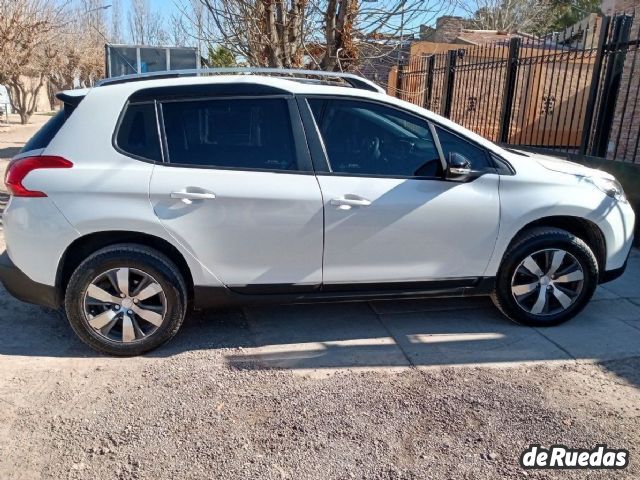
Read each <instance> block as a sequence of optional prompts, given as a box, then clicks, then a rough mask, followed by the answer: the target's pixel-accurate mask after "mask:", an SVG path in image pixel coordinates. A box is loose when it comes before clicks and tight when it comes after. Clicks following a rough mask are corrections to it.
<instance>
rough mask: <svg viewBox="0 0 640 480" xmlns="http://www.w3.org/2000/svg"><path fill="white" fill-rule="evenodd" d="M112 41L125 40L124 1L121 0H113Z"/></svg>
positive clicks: (120, 41)
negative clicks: (123, 28)
mask: <svg viewBox="0 0 640 480" xmlns="http://www.w3.org/2000/svg"><path fill="white" fill-rule="evenodd" d="M109 36H110V38H109V40H110V43H122V42H124V38H123V34H122V3H121V2H120V0H111V34H110V35H109Z"/></svg>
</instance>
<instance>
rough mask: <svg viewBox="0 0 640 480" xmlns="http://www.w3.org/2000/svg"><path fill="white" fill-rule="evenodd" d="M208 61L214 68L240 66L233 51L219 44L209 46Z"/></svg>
mask: <svg viewBox="0 0 640 480" xmlns="http://www.w3.org/2000/svg"><path fill="white" fill-rule="evenodd" d="M208 61H209V65H211V67H213V68H216V67H217V68H220V67H236V66H238V62H237V61H236V57H235V55H234V54H233V52H231V50H229V49H228V48H225V47H223V46H222V45H219V46H217V47H216V48H213V47H209V58H208Z"/></svg>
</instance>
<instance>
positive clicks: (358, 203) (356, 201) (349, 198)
mask: <svg viewBox="0 0 640 480" xmlns="http://www.w3.org/2000/svg"><path fill="white" fill-rule="evenodd" d="M330 203H331V205H333V206H334V207H338V208H340V209H342V210H349V209H350V208H351V207H368V206H369V205H371V200H367V199H366V198H362V197H359V196H358V195H345V196H344V197H340V198H332V199H331V202H330Z"/></svg>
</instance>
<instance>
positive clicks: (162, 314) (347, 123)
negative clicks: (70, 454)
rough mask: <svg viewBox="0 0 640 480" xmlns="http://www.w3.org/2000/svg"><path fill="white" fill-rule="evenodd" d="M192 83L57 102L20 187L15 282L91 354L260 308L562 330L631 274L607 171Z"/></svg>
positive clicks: (333, 83)
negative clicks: (205, 314)
mask: <svg viewBox="0 0 640 480" xmlns="http://www.w3.org/2000/svg"><path fill="white" fill-rule="evenodd" d="M187 73H189V72H187ZM187 73H185V72H181V73H173V74H169V73H167V74H164V75H162V76H159V77H157V78H156V77H153V76H150V77H144V76H142V77H140V76H139V77H135V78H121V79H117V80H107V81H103V83H102V84H101V85H99V86H97V87H95V88H93V89H91V90H88V91H87V90H81V91H68V92H63V93H61V94H59V95H58V98H59V99H60V100H61V101H62V102H63V103H64V109H63V110H62V111H61V112H60V113H59V114H58V115H56V116H55V117H54V118H52V119H51V121H50V122H49V123H48V124H47V125H46V126H45V127H43V128H42V130H41V131H40V132H38V133H37V134H36V135H35V136H34V137H33V138H32V139H31V140H30V141H29V142H28V144H27V145H26V146H25V147H24V149H23V151H22V153H20V154H19V155H18V156H17V157H16V158H15V159H14V160H13V162H12V163H11V165H10V167H9V169H8V172H7V175H6V184H7V187H8V189H9V191H10V192H11V199H10V201H9V204H8V206H7V208H6V211H5V213H4V229H5V236H6V244H7V252H6V253H5V254H4V257H3V260H2V262H1V265H2V266H1V267H0V273H1V277H2V280H3V283H4V284H5V286H6V288H7V290H9V292H11V293H12V294H13V295H15V296H16V297H18V298H20V299H23V300H25V301H29V302H33V303H37V304H41V305H46V306H49V307H53V308H59V307H61V306H64V309H65V310H66V314H67V317H68V319H69V322H70V323H71V326H72V327H73V329H74V330H75V332H76V333H77V334H78V336H79V337H80V338H81V339H82V340H84V341H85V342H86V343H88V344H89V345H90V346H92V347H93V348H95V349H97V350H100V351H102V352H107V353H110V354H115V355H132V354H140V353H142V352H145V351H147V350H150V349H152V348H154V347H157V346H158V345H160V344H162V343H163V342H165V341H167V340H168V339H170V338H171V337H172V336H173V335H175V333H176V332H177V331H178V329H179V328H180V325H181V324H182V321H183V319H184V316H185V313H186V312H187V311H188V309H189V308H205V307H218V306H223V305H230V304H236V305H238V304H248V303H257V302H278V303H283V302H308V301H323V302H327V301H341V300H353V299H362V300H368V299H372V298H416V297H429V296H459V297H464V296H468V295H491V296H492V298H493V299H494V302H495V303H496V305H497V306H498V308H499V309H500V310H501V311H502V312H503V313H504V314H505V315H506V316H507V317H509V318H510V319H512V320H515V321H517V322H519V323H524V324H529V325H553V324H558V323H560V322H563V321H565V320H567V319H569V318H571V317H573V316H574V315H576V314H577V313H578V312H579V311H580V310H581V309H582V308H583V307H584V306H585V304H586V303H587V302H588V301H589V299H590V298H591V296H592V294H593V292H594V290H595V288H596V285H597V284H598V283H602V282H605V281H608V280H611V279H613V278H615V277H617V276H618V275H620V274H621V273H622V272H623V270H624V267H625V264H626V259H627V256H628V254H629V250H630V248H631V243H632V237H633V230H634V213H633V211H632V209H631V207H630V205H629V204H628V202H627V201H626V199H625V197H624V193H623V191H622V189H621V187H620V185H619V184H618V182H617V181H616V180H615V179H614V178H613V177H611V176H610V175H608V174H606V173H603V172H601V171H598V170H592V169H588V168H585V167H583V166H580V165H577V164H573V163H569V162H564V161H559V160H555V159H553V158H548V157H541V156H537V155H535V156H534V155H528V154H524V153H519V152H514V151H510V150H509V151H507V150H504V149H502V148H500V147H498V146H496V145H494V144H493V143H491V142H489V141H487V140H484V139H483V138H481V137H479V136H478V135H476V134H474V133H472V132H470V131H468V130H466V129H464V128H462V127H461V126H459V125H457V124H455V123H452V122H451V121H449V120H447V119H445V118H442V117H439V116H438V115H435V114H434V113H432V112H430V111H427V110H424V109H422V108H419V107H417V106H415V105H411V104H409V103H406V102H403V101H400V100H397V99H395V98H392V97H389V96H387V95H385V94H384V92H382V91H381V90H380V89H379V87H377V86H375V85H374V84H373V83H370V82H368V81H366V80H364V79H362V78H359V77H354V76H349V75H338V74H330V76H328V75H329V74H321V73H318V72H314V74H313V76H311V77H310V76H308V75H307V74H305V72H301V71H298V72H293V71H286V72H281V71H278V72H269V74H267V72H264V71H262V70H258V71H257V72H256V71H253V72H252V74H248V73H246V72H241V73H242V74H233V75H232V74H226V72H224V73H225V74H224V75H223V74H220V72H209V73H210V74H209V75H204V74H203V73H204V72H199V74H197V75H195V74H194V75H187ZM191 73H193V72H191ZM214 73H215V74H214ZM256 73H261V75H257V74H256ZM274 73H275V74H276V75H278V76H274V75H273V74H274ZM172 75H175V77H172ZM314 79H315V80H314ZM318 79H320V80H318Z"/></svg>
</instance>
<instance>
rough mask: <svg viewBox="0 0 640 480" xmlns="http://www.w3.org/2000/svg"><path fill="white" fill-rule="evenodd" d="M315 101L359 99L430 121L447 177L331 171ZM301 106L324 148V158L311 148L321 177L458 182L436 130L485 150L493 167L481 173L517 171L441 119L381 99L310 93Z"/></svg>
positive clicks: (490, 165)
mask: <svg viewBox="0 0 640 480" xmlns="http://www.w3.org/2000/svg"><path fill="white" fill-rule="evenodd" d="M311 98H317V99H322V100H345V99H346V100H355V101H361V102H368V103H373V104H375V105H380V106H384V107H387V108H391V109H395V110H398V111H400V112H402V113H404V114H406V115H410V116H412V117H416V118H418V119H420V120H422V121H425V122H427V123H428V124H429V125H430V132H431V134H432V135H433V138H434V142H435V143H436V148H437V149H438V151H439V153H440V161H441V162H442V168H443V170H444V172H445V173H444V174H443V177H442V178H440V177H437V176H436V177H415V176H404V175H399V176H396V175H368V174H361V173H357V174H356V173H353V174H344V173H343V172H334V171H333V170H332V169H331V164H330V163H329V156H328V154H327V151H326V147H325V145H324V139H323V138H322V134H321V133H320V129H319V126H318V124H317V122H316V120H315V116H314V115H313V112H312V110H311V106H310V105H309V102H308V99H311ZM298 99H299V101H298V104H299V107H300V111H301V114H302V116H303V119H304V117H305V116H308V117H309V119H307V122H305V127H306V129H307V132H311V131H313V132H314V133H315V135H313V136H317V137H318V138H317V139H316V140H317V142H319V144H320V147H321V151H322V156H321V155H320V149H315V151H314V149H313V148H312V145H310V148H311V150H312V153H313V163H314V166H315V168H316V171H317V172H318V174H322V175H341V176H344V175H347V176H357V177H363V176H364V177H367V176H369V177H371V178H405V179H414V180H434V179H435V180H443V181H455V180H451V179H447V178H446V170H447V168H448V167H449V160H448V159H447V158H445V156H444V152H443V151H442V146H441V144H440V138H439V136H438V134H437V131H436V127H438V128H441V129H443V130H445V131H447V132H449V133H451V134H452V135H455V136H456V137H458V138H460V139H462V140H463V141H465V142H468V143H470V144H471V145H473V146H474V147H476V148H478V149H480V150H482V151H484V153H485V155H486V157H487V163H488V164H489V168H488V169H485V170H483V171H482V172H481V173H482V174H485V173H495V174H497V175H515V173H516V171H515V169H514V168H513V166H512V165H511V162H509V161H508V160H506V159H505V158H504V157H503V156H501V155H499V154H497V153H495V152H494V151H493V150H490V149H488V148H487V147H485V146H484V145H481V144H479V143H478V142H476V141H475V140H473V139H470V138H468V137H466V136H463V135H460V134H459V133H457V132H455V131H453V130H451V128H448V127H446V126H445V125H442V124H441V123H440V122H438V121H437V120H432V119H431V118H428V117H423V116H420V115H418V114H416V113H415V112H412V111H409V110H405V109H403V108H401V107H398V106H397V105H392V104H389V103H385V102H382V101H379V100H374V99H370V98H363V97H357V96H351V95H322V94H310V95H299V96H298ZM309 120H310V121H311V122H313V124H312V125H308V122H309ZM307 135H309V133H307ZM494 155H495V156H497V157H498V158H499V159H500V160H501V161H502V162H504V164H505V165H504V166H501V165H497V164H496V161H495V160H494V158H493V156H494Z"/></svg>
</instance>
